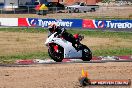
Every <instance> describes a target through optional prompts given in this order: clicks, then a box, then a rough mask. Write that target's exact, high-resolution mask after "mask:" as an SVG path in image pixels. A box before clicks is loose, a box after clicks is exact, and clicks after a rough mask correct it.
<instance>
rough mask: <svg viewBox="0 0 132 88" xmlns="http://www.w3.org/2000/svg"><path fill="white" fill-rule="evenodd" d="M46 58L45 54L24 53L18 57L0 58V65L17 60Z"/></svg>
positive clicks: (46, 54)
mask: <svg viewBox="0 0 132 88" xmlns="http://www.w3.org/2000/svg"><path fill="white" fill-rule="evenodd" d="M45 58H48V53H47V52H34V53H25V54H19V55H11V56H0V63H13V62H14V61H15V60H18V59H23V60H26V59H45Z"/></svg>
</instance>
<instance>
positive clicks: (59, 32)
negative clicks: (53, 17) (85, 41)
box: [48, 23, 81, 51]
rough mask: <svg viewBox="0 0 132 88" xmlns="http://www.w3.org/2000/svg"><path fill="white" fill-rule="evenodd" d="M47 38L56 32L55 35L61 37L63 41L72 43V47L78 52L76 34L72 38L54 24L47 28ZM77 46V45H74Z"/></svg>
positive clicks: (78, 43)
mask: <svg viewBox="0 0 132 88" xmlns="http://www.w3.org/2000/svg"><path fill="white" fill-rule="evenodd" d="M48 30H49V36H50V35H51V34H53V33H54V32H57V35H61V36H62V37H63V38H64V39H65V40H67V41H69V42H71V43H72V46H73V47H74V48H75V49H76V50H77V51H78V50H79V48H80V46H81V44H80V42H79V38H78V36H79V35H78V34H75V35H74V36H73V35H72V34H70V33H68V32H67V31H66V29H65V28H63V27H60V26H57V25H56V24H54V23H52V24H50V25H49V26H48ZM76 44H77V45H76Z"/></svg>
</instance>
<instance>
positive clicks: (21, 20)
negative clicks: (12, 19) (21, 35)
mask: <svg viewBox="0 0 132 88" xmlns="http://www.w3.org/2000/svg"><path fill="white" fill-rule="evenodd" d="M18 26H24V27H28V26H29V25H28V23H27V21H26V18H18Z"/></svg>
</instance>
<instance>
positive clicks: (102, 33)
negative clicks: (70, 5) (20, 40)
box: [0, 28, 132, 39]
mask: <svg viewBox="0 0 132 88" xmlns="http://www.w3.org/2000/svg"><path fill="white" fill-rule="evenodd" d="M0 31H6V32H25V33H48V30H47V29H44V28H0ZM68 32H69V33H72V34H75V33H79V34H82V35H85V36H91V37H107V38H109V37H110V38H111V37H118V38H130V39H132V32H110V31H101V30H100V29H98V31H97V30H87V29H82V30H79V29H76V30H75V29H72V30H68Z"/></svg>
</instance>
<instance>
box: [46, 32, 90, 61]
mask: <svg viewBox="0 0 132 88" xmlns="http://www.w3.org/2000/svg"><path fill="white" fill-rule="evenodd" d="M56 34H57V32H55V33H53V34H52V35H50V36H49V37H48V38H47V39H46V42H45V45H46V46H47V47H48V54H49V56H50V57H51V59H53V60H54V61H56V62H61V61H62V60H63V59H82V60H83V61H90V60H91V59H92V52H91V50H90V49H89V48H88V47H87V46H86V45H83V44H81V43H80V44H81V47H80V48H79V50H76V49H75V48H74V47H73V46H72V43H71V42H69V41H66V40H65V39H63V38H61V37H60V36H59V35H56ZM79 39H80V40H79V42H80V41H81V40H82V39H83V37H82V36H80V37H79Z"/></svg>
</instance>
